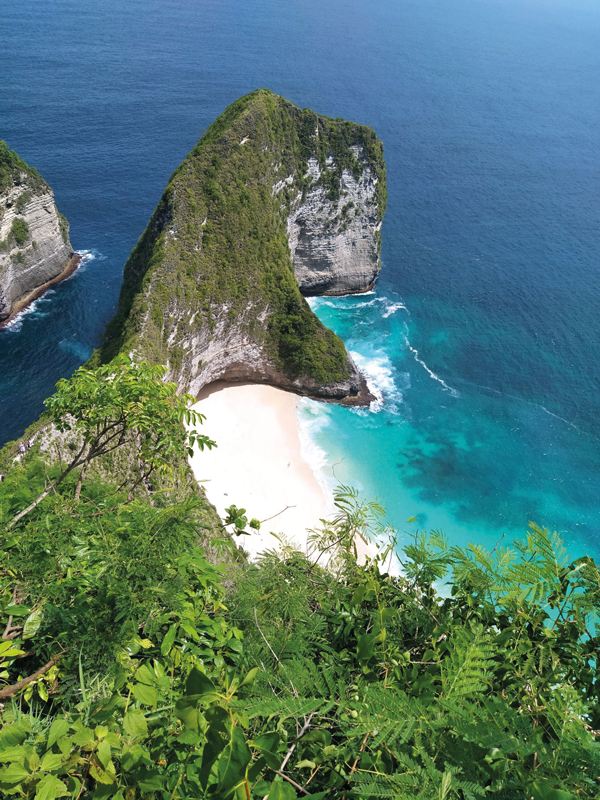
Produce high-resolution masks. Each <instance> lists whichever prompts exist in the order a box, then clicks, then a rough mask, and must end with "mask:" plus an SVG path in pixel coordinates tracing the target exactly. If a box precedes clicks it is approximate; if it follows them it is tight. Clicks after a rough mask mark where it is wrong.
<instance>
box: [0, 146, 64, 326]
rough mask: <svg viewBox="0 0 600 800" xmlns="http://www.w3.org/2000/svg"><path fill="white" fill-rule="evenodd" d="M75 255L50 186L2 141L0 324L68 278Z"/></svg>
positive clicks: (0, 159)
mask: <svg viewBox="0 0 600 800" xmlns="http://www.w3.org/2000/svg"><path fill="white" fill-rule="evenodd" d="M78 259H79V257H78V256H77V255H76V254H75V253H74V252H73V249H72V247H71V243H70V241H69V225H68V223H67V220H66V219H65V218H64V217H63V216H62V214H60V212H59V211H58V210H57V208H56V205H55V203H54V194H53V192H52V189H51V188H50V187H49V186H48V184H47V183H46V181H44V179H43V178H42V177H41V175H40V174H39V173H38V172H37V170H35V169H34V168H33V167H30V166H29V165H28V164H26V163H25V161H23V159H21V158H19V156H18V155H17V154H16V153H15V152H13V151H12V150H10V149H9V148H8V146H7V145H6V144H5V142H0V326H2V325H4V324H6V323H7V322H9V321H10V319H12V317H14V315H15V314H16V313H17V312H18V311H21V310H22V309H23V308H25V306H26V305H27V304H28V303H30V302H31V301H32V300H35V299H36V298H37V297H39V296H40V295H41V294H43V292H44V291H45V290H46V289H47V288H48V287H49V286H51V285H52V284H54V283H58V282H59V281H61V280H63V279H64V278H66V277H68V275H70V274H71V272H72V271H73V270H74V269H75V268H76V267H77V263H78Z"/></svg>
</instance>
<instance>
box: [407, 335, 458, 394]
mask: <svg viewBox="0 0 600 800" xmlns="http://www.w3.org/2000/svg"><path fill="white" fill-rule="evenodd" d="M404 341H405V342H406V346H407V347H408V349H409V350H410V352H411V353H412V354H413V356H414V358H415V361H417V362H418V363H419V364H420V365H421V366H422V367H423V369H424V370H425V371H426V372H427V373H428V374H429V376H430V377H431V378H433V380H434V381H437V382H438V383H441V384H442V386H443V387H444V391H446V392H450V394H451V395H452V397H460V395H459V393H458V392H457V391H456V389H453V388H452V387H451V386H448V384H447V383H446V382H445V381H444V380H442V379H441V378H440V377H439V376H438V375H436V374H435V372H434V371H433V370H431V369H429V367H428V366H427V364H426V363H425V362H424V361H423V359H421V358H419V351H418V350H416V349H415V348H414V347H413V346H412V345H411V343H410V342H409V341H408V337H407V336H404Z"/></svg>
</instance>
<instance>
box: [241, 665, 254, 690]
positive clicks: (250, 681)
mask: <svg viewBox="0 0 600 800" xmlns="http://www.w3.org/2000/svg"><path fill="white" fill-rule="evenodd" d="M257 675H258V667H254V669H251V670H250V672H249V673H248V674H247V675H246V677H245V678H244V680H243V681H242V682H241V683H240V689H241V688H242V686H252V684H253V683H254V680H255V678H256V676H257Z"/></svg>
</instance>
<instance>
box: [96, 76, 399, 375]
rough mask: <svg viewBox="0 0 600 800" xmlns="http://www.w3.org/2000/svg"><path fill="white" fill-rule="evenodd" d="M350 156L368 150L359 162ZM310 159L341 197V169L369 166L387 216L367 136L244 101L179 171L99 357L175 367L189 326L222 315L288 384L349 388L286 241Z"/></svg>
mask: <svg viewBox="0 0 600 800" xmlns="http://www.w3.org/2000/svg"><path fill="white" fill-rule="evenodd" d="M352 146H359V147H360V148H361V151H362V156H361V159H362V160H360V161H359V160H358V159H357V158H356V157H355V155H354V152H353V150H352V149H351V148H352ZM310 157H315V158H317V159H318V161H319V164H320V166H321V169H322V175H321V178H320V181H321V182H322V183H323V184H324V185H325V186H326V188H327V190H328V192H330V193H331V194H332V195H335V193H336V192H339V185H340V181H339V178H340V175H341V172H342V170H343V169H345V168H348V169H351V170H353V171H354V172H355V173H357V174H360V172H361V171H362V169H363V167H364V165H365V164H367V165H368V166H369V167H370V169H371V170H372V173H373V174H375V175H377V177H378V184H377V187H378V188H377V191H378V193H379V214H380V215H381V216H383V213H384V210H385V192H386V188H385V186H386V184H385V167H384V162H383V151H382V146H381V143H380V142H379V140H378V139H377V137H376V135H375V133H374V132H373V131H372V130H371V129H370V128H367V127H365V126H361V125H356V124H354V123H351V122H345V121H343V120H333V119H329V118H326V117H322V116H319V115H317V114H315V113H314V112H312V111H309V110H307V109H305V110H301V109H299V108H297V107H296V106H294V105H293V104H292V103H289V102H288V101H287V100H285V99H284V98H282V97H279V96H277V95H274V94H273V93H272V92H270V91H267V90H264V89H262V90H259V91H256V92H253V93H252V94H249V95H247V96H245V97H242V98H241V99H239V100H237V101H236V102H235V103H233V104H232V105H231V106H229V107H228V108H227V110H226V111H225V112H224V113H223V114H222V115H221V116H220V117H219V118H218V119H217V120H216V121H215V122H214V123H213V124H212V125H211V126H210V128H209V129H208V131H207V132H206V134H205V135H204V136H203V137H202V139H201V140H200V141H199V143H198V144H197V145H196V147H195V148H194V149H193V150H192V152H191V153H190V154H189V156H188V157H187V158H186V159H185V160H184V161H183V163H182V164H181V165H180V166H179V167H178V169H177V170H176V171H175V172H174V173H173V175H172V177H171V179H170V181H169V184H168V186H167V188H166V190H165V193H164V195H163V197H162V199H161V201H160V203H159V204H158V207H157V208H156V210H155V212H154V214H153V215H152V218H151V220H150V223H149V225H148V227H147V228H146V230H145V231H144V233H143V235H142V236H141V238H140V240H139V242H138V244H137V245H136V247H135V248H134V249H133V251H132V253H131V256H130V258H129V261H128V262H127V264H126V266H125V273H124V283H123V287H122V290H121V296H120V300H119V307H118V311H117V315H116V317H115V319H114V320H113V321H112V322H111V324H110V325H109V326H108V329H107V333H106V337H105V340H104V344H103V346H102V349H101V354H100V357H101V359H102V360H103V361H107V360H110V359H111V358H112V357H114V355H115V354H116V353H117V352H120V351H128V352H129V351H131V350H132V349H136V350H137V351H138V352H139V353H140V354H141V356H142V357H144V358H148V359H149V360H151V361H153V362H160V363H167V360H168V359H169V358H171V363H173V361H174V362H175V364H176V366H177V362H178V359H179V360H180V359H181V357H182V356H183V353H184V349H185V348H184V347H183V343H184V341H185V339H186V335H187V334H188V333H189V331H190V326H191V328H192V332H193V331H199V330H200V329H202V328H205V329H207V330H209V331H210V330H213V329H214V327H215V324H216V320H217V318H218V317H219V316H220V314H221V313H222V312H224V313H225V314H226V316H227V324H229V325H234V324H238V322H239V320H242V321H241V322H239V324H240V325H241V329H242V332H243V334H244V335H246V336H248V337H250V338H251V339H253V340H255V341H257V342H258V343H259V344H260V345H262V346H263V347H264V349H265V351H266V353H267V354H268V355H269V356H270V357H271V358H272V359H273V360H274V361H275V363H276V364H277V366H278V367H279V368H280V369H281V370H282V371H283V372H284V373H285V374H287V375H288V376H290V377H292V378H296V377H299V376H307V377H309V378H312V379H314V380H317V381H319V382H322V383H329V382H334V381H337V380H340V379H342V378H344V377H345V374H347V362H346V353H345V348H344V345H343V343H342V342H341V341H340V340H339V339H338V337H337V336H335V334H333V333H332V332H331V331H329V330H328V329H327V328H325V327H324V326H323V325H322V324H321V323H320V322H319V321H318V319H317V318H316V317H315V316H314V314H313V313H312V311H311V310H310V308H309V306H308V304H307V302H306V301H305V299H304V298H303V297H302V295H301V293H300V291H299V289H298V286H297V283H296V280H295V277H294V271H293V266H292V263H291V259H290V253H289V247H288V243H287V237H286V219H287V213H288V211H289V208H290V204H291V202H292V199H293V197H294V196H296V195H297V194H298V193H299V192H306V191H307V189H308V187H309V185H310V183H311V179H309V178H307V177H306V174H307V162H308V159H309V158H310ZM329 157H333V159H334V162H333V165H332V167H331V169H329V168H327V164H326V162H327V159H328V158H329ZM289 176H293V182H291V183H289V182H288V184H285V185H284V187H283V188H282V190H281V191H280V192H279V193H275V192H274V191H273V186H274V185H275V184H276V183H277V182H278V181H284V180H285V179H286V178H289ZM192 316H193V322H190V319H191V317H192Z"/></svg>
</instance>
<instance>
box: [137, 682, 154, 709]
mask: <svg viewBox="0 0 600 800" xmlns="http://www.w3.org/2000/svg"><path fill="white" fill-rule="evenodd" d="M133 696H134V697H135V699H136V700H139V702H140V703H143V704H144V705H146V706H155V705H156V704H157V702H158V692H157V691H156V689H155V688H154V687H153V686H147V685H146V684H144V683H136V684H134V687H133Z"/></svg>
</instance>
